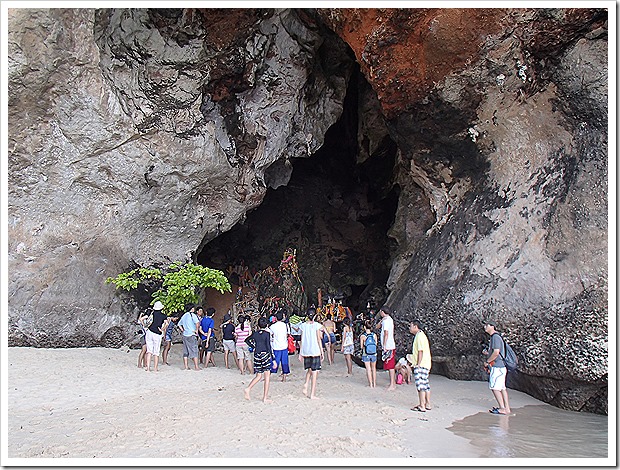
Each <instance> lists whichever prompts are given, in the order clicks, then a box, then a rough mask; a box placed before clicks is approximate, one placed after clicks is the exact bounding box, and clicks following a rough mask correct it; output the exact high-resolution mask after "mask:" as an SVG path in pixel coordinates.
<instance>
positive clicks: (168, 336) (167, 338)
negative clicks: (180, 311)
mask: <svg viewBox="0 0 620 470" xmlns="http://www.w3.org/2000/svg"><path fill="white" fill-rule="evenodd" d="M169 318H170V322H168V328H166V333H165V334H164V351H163V352H162V353H161V358H162V360H163V362H164V364H166V365H167V366H169V365H170V364H168V354H169V353H170V348H171V347H172V333H173V331H174V327H175V326H176V323H177V321H178V320H179V318H178V317H169Z"/></svg>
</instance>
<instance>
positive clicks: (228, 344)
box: [222, 339, 237, 353]
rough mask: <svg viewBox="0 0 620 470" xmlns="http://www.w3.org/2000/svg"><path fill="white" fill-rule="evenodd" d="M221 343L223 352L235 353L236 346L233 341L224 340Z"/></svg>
mask: <svg viewBox="0 0 620 470" xmlns="http://www.w3.org/2000/svg"><path fill="white" fill-rule="evenodd" d="M222 342H223V343H224V351H231V352H234V353H236V352H237V345H236V344H235V340H234V339H225V340H224V341H222Z"/></svg>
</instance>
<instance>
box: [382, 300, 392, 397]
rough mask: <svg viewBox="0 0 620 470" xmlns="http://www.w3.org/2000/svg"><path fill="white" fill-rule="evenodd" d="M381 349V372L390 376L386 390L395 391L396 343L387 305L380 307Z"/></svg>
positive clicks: (390, 311)
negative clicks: (386, 372)
mask: <svg viewBox="0 0 620 470" xmlns="http://www.w3.org/2000/svg"><path fill="white" fill-rule="evenodd" d="M379 313H380V314H381V347H382V348H383V356H382V358H383V370H387V371H388V372H389V374H390V385H389V387H388V390H390V391H391V390H396V371H395V367H396V342H395V340H394V320H393V319H392V317H391V314H392V310H391V309H390V307H388V306H387V305H384V306H383V307H381V310H380V312H379Z"/></svg>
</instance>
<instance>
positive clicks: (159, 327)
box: [146, 300, 170, 372]
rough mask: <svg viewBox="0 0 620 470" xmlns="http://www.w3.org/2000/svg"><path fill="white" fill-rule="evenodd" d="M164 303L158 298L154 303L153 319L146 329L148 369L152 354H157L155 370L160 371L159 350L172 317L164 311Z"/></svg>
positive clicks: (148, 368) (149, 368)
mask: <svg viewBox="0 0 620 470" xmlns="http://www.w3.org/2000/svg"><path fill="white" fill-rule="evenodd" d="M163 308H164V305H163V304H162V303H161V302H160V301H159V300H158V301H157V302H155V305H153V321H152V322H151V324H150V325H149V326H148V327H147V329H146V370H147V372H148V371H150V370H151V356H155V367H154V368H153V370H155V372H158V369H157V366H158V365H159V350H160V349H161V339H162V336H163V334H164V332H165V331H166V328H168V322H169V321H170V319H169V318H168V317H167V316H166V315H165V314H164V313H163V312H162V310H163Z"/></svg>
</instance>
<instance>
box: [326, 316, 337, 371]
mask: <svg viewBox="0 0 620 470" xmlns="http://www.w3.org/2000/svg"><path fill="white" fill-rule="evenodd" d="M323 327H324V328H325V332H324V333H323V346H324V347H325V351H326V352H327V360H328V362H329V364H330V365H331V364H333V363H334V353H335V351H336V323H334V320H332V315H331V313H328V314H327V319H326V320H325V322H323Z"/></svg>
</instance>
